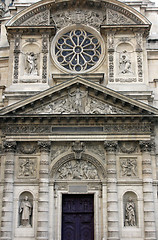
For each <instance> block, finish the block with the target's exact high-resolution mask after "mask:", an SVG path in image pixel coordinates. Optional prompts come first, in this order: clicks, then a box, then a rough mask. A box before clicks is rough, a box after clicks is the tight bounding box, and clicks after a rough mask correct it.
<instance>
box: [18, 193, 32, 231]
mask: <svg viewBox="0 0 158 240" xmlns="http://www.w3.org/2000/svg"><path fill="white" fill-rule="evenodd" d="M20 213H21V226H23V227H31V214H32V205H31V203H30V201H29V200H28V196H25V198H24V200H23V201H22V202H21V204H20Z"/></svg>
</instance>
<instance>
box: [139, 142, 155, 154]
mask: <svg viewBox="0 0 158 240" xmlns="http://www.w3.org/2000/svg"><path fill="white" fill-rule="evenodd" d="M139 146H140V150H141V152H151V151H153V150H155V143H154V142H153V141H139Z"/></svg>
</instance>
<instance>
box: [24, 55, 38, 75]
mask: <svg viewBox="0 0 158 240" xmlns="http://www.w3.org/2000/svg"><path fill="white" fill-rule="evenodd" d="M25 69H26V71H27V74H29V75H38V73H37V70H38V69H37V54H35V53H34V52H30V53H27V54H26V67H25Z"/></svg>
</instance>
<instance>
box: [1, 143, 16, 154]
mask: <svg viewBox="0 0 158 240" xmlns="http://www.w3.org/2000/svg"><path fill="white" fill-rule="evenodd" d="M16 146H17V144H16V142H15V141H4V142H3V149H4V151H5V152H15V151H16Z"/></svg>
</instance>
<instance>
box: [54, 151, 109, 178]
mask: <svg viewBox="0 0 158 240" xmlns="http://www.w3.org/2000/svg"><path fill="white" fill-rule="evenodd" d="M50 172H51V177H52V179H54V180H56V181H80V180H82V181H102V180H104V179H105V177H106V171H105V167H104V165H103V164H102V162H101V161H100V160H98V159H96V158H95V157H93V156H91V155H89V154H85V153H83V154H82V157H81V159H80V160H76V159H75V155H74V153H70V154H67V155H65V156H62V157H61V158H60V159H58V160H57V161H56V162H54V163H53V164H52V166H51V171H50Z"/></svg>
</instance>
